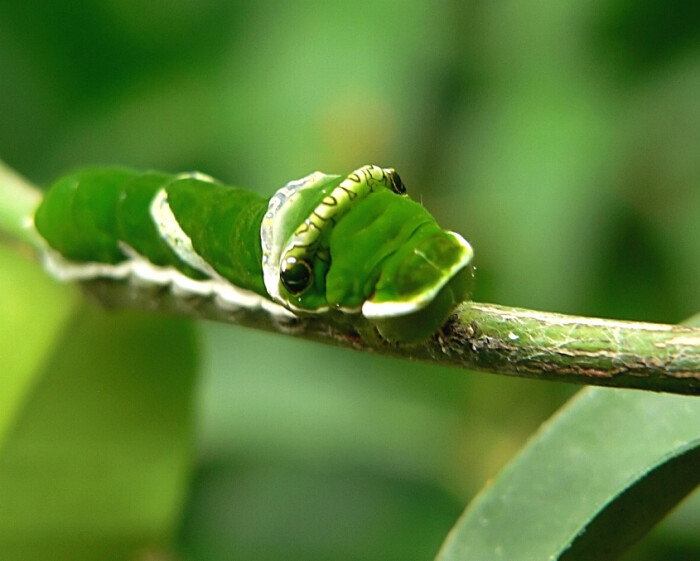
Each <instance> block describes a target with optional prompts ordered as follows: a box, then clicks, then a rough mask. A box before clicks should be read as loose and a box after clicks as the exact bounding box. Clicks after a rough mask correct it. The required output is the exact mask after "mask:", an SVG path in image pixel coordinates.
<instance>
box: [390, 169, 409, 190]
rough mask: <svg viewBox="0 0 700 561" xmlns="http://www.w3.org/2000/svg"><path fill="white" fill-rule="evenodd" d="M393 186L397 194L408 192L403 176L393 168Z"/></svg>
mask: <svg viewBox="0 0 700 561" xmlns="http://www.w3.org/2000/svg"><path fill="white" fill-rule="evenodd" d="M391 187H392V191H394V193H396V194H397V195H405V194H406V186H405V185H404V183H403V181H401V177H399V174H398V173H396V172H395V171H394V170H393V169H392V170H391Z"/></svg>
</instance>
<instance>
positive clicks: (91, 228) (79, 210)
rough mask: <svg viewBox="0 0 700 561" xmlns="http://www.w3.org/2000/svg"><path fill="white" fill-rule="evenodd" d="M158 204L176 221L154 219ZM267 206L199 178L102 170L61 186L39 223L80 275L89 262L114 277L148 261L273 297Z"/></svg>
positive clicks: (49, 194)
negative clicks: (266, 252)
mask: <svg viewBox="0 0 700 561" xmlns="http://www.w3.org/2000/svg"><path fill="white" fill-rule="evenodd" d="M156 199H160V201H161V203H162V204H161V205H160V206H159V207H158V208H159V209H161V210H163V208H164V207H165V210H167V211H169V217H171V218H170V219H169V220H170V221H169V222H168V220H165V221H163V220H160V221H159V220H157V219H156V217H154V212H153V211H154V200H156ZM266 208H267V199H265V198H263V197H260V196H258V195H256V194H254V193H250V192H248V191H244V190H242V189H237V188H235V187H229V186H225V185H222V184H220V183H217V182H215V181H213V180H211V179H210V178H207V177H205V176H201V175H199V174H185V175H182V176H172V175H168V174H163V173H159V172H148V173H138V172H134V171H132V170H128V169H123V168H99V169H87V170H82V171H78V172H75V173H73V174H70V175H67V176H65V177H63V178H62V179H60V180H59V181H57V182H56V183H55V184H54V185H53V186H52V187H51V188H50V189H49V191H48V192H47V194H46V196H45V197H44V200H43V201H42V203H41V205H40V206H39V208H38V209H37V212H36V214H35V217H34V223H35V226H36V229H37V231H38V232H39V234H40V235H41V236H42V237H43V238H44V239H45V240H46V242H47V243H48V245H49V246H50V247H51V248H53V249H54V250H56V251H57V252H58V253H59V254H60V255H61V256H62V257H63V258H65V259H67V260H68V261H69V262H72V264H71V266H75V270H77V271H80V265H81V264H84V265H85V267H84V269H83V270H85V271H91V270H92V269H90V268H89V267H88V264H104V265H106V266H103V267H100V268H98V269H96V270H98V271H100V272H101V273H97V274H95V275H92V276H99V274H104V275H105V276H110V274H109V273H110V271H119V270H122V269H120V267H121V266H122V265H124V264H126V263H127V262H129V261H134V260H138V259H141V260H142V261H147V262H149V263H151V264H152V265H154V266H156V267H158V268H166V267H173V268H174V269H176V270H177V271H179V272H180V273H181V274H182V275H184V276H186V277H188V278H190V279H193V280H205V279H207V278H211V277H216V276H217V275H220V276H221V277H223V278H224V279H225V280H227V281H229V282H230V283H231V284H233V285H235V286H237V287H240V288H244V289H248V290H253V291H254V292H256V293H258V294H261V295H266V292H265V289H264V286H263V282H262V273H261V269H260V263H261V259H262V250H261V247H260V223H261V221H262V215H263V213H264V212H265V210H266ZM161 218H162V217H161ZM168 228H170V229H171V230H170V233H172V230H173V229H174V230H177V233H176V234H175V236H174V237H173V236H169V235H168ZM183 243H185V244H187V243H190V247H191V248H192V249H193V251H194V253H195V255H196V256H199V257H201V259H200V260H199V261H198V260H197V259H194V258H193V259H183V255H182V252H181V251H180V249H181V244H183ZM200 263H203V264H204V265H203V266H200V265H199V264H200ZM110 266H114V267H113V268H112V269H110ZM88 276H91V275H89V274H86V275H85V277H88ZM113 276H118V274H117V273H116V272H115V274H114V275H113Z"/></svg>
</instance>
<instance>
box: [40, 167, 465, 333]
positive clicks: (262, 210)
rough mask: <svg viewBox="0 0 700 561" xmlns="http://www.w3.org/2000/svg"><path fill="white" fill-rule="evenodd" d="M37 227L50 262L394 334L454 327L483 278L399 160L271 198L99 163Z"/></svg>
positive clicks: (64, 272)
mask: <svg viewBox="0 0 700 561" xmlns="http://www.w3.org/2000/svg"><path fill="white" fill-rule="evenodd" d="M34 225H35V227H36V230H37V232H38V233H39V235H40V236H41V237H42V239H43V240H44V241H45V242H46V243H45V246H46V247H45V251H44V263H45V265H46V268H47V270H48V271H49V272H50V273H51V274H53V275H54V276H56V277H57V278H59V279H61V280H77V281H85V280H92V279H96V278H102V277H104V278H112V279H130V280H131V281H132V282H138V283H146V284H156V285H168V286H170V287H171V289H172V291H173V293H174V294H176V295H180V296H188V295H199V296H204V297H212V298H214V299H215V301H216V302H217V303H218V304H220V305H221V306H223V307H227V308H248V309H257V308H261V309H264V310H266V311H268V312H269V313H271V314H272V315H274V316H276V317H293V316H297V315H308V314H323V313H345V314H348V315H349V317H350V318H353V317H361V318H364V320H367V321H369V322H370V323H372V324H373V325H375V326H376V327H377V329H378V330H379V332H380V333H381V334H382V335H383V336H384V337H385V338H386V339H389V340H392V341H401V342H403V341H420V340H422V339H425V338H427V337H429V336H430V335H431V334H433V333H434V332H435V331H436V330H437V329H438V328H439V327H440V325H442V323H443V322H444V320H445V319H446V318H447V316H448V315H449V313H450V312H451V311H452V310H453V309H454V307H455V306H456V304H457V303H459V302H461V301H463V300H465V299H467V298H468V297H469V293H470V290H471V286H472V281H473V266H472V259H473V251H472V248H471V246H470V245H469V243H468V242H467V241H466V240H464V238H462V237H461V236H460V235H459V234H456V233H454V232H448V231H445V230H442V229H441V228H440V227H439V226H438V224H437V223H436V221H435V219H434V218H433V217H432V216H431V215H430V214H429V213H428V211H426V210H425V209H424V208H423V207H422V206H421V205H419V204H418V203H416V202H414V201H412V200H411V199H410V198H409V197H408V195H407V194H406V187H405V185H404V183H403V181H402V180H401V178H400V177H399V175H398V174H397V173H396V171H395V170H393V169H391V168H381V167H379V166H374V165H367V166H363V167H361V168H359V169H357V170H355V171H354V172H352V173H350V174H348V175H347V176H341V175H326V174H323V173H321V172H314V173H312V174H310V175H308V176H306V177H303V178H301V179H298V180H295V181H291V182H289V183H288V184H287V185H285V186H283V187H282V188H280V189H278V190H277V191H276V192H275V193H274V194H273V195H272V197H270V198H269V199H266V198H264V197H261V196H259V195H257V194H255V193H252V192H249V191H246V190H243V189H239V188H236V187H231V186H227V185H224V184H222V183H220V182H218V181H217V180H215V179H213V178H211V177H209V176H206V175H204V174H199V173H196V172H195V173H185V174H180V175H168V174H164V173H160V172H146V173H141V172H136V171H133V170H129V169H123V168H95V169H86V170H82V171H78V172H76V173H73V174H70V175H67V176H65V177H63V178H62V179H59V180H58V181H57V182H56V183H54V184H53V185H52V186H51V188H50V189H49V190H48V191H47V193H46V195H45V197H44V199H43V201H42V202H41V204H40V205H39V207H38V209H37V211H36V213H35V216H34Z"/></svg>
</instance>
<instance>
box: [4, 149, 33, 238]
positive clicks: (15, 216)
mask: <svg viewBox="0 0 700 561" xmlns="http://www.w3.org/2000/svg"><path fill="white" fill-rule="evenodd" d="M40 200H41V191H39V190H38V189H37V188H36V187H34V186H33V185H32V184H31V183H29V181H27V180H26V179H24V178H23V177H22V176H20V175H19V174H18V173H17V172H16V171H14V170H13V169H11V168H9V167H8V166H7V165H5V164H4V163H3V162H2V161H0V232H6V233H8V234H9V235H10V236H12V237H14V238H16V239H17V240H20V241H22V242H25V243H29V244H31V245H34V246H36V245H37V237H36V234H35V232H34V229H33V228H32V227H31V217H32V216H33V214H34V210H35V209H36V207H37V205H38V204H39V201H40Z"/></svg>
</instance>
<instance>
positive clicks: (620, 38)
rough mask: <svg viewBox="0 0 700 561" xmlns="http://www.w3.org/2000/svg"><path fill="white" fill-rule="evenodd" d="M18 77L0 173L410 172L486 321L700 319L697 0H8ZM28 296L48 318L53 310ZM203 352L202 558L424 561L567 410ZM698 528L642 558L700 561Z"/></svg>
mask: <svg viewBox="0 0 700 561" xmlns="http://www.w3.org/2000/svg"><path fill="white" fill-rule="evenodd" d="M0 76H2V79H0V100H2V103H0V156H1V157H2V158H3V159H4V160H5V161H6V162H8V163H9V164H11V165H12V166H13V167H15V168H16V169H18V170H19V171H20V172H22V173H24V174H25V175H26V176H28V177H29V178H30V179H32V180H34V181H36V182H38V183H40V184H43V183H46V182H48V181H50V180H51V179H53V178H54V177H56V176H57V175H59V174H60V173H62V172H64V171H66V170H68V169H70V168H73V167H75V166H78V165H83V164H92V163H120V164H125V165H132V166H136V167H142V168H159V169H164V170H167V171H178V170H186V169H200V170H202V171H206V172H208V173H210V174H212V175H215V176H218V177H220V178H222V179H224V180H226V181H229V182H232V183H235V184H239V185H241V186H244V187H247V188H252V189H257V190H259V191H260V192H261V193H270V192H271V191H272V190H273V189H275V188H277V187H278V186H280V185H281V184H283V183H284V182H285V181H287V180H289V179H292V178H296V177H299V176H302V175H305V174H306V173H308V172H310V171H313V170H315V169H320V170H324V171H328V172H340V171H346V170H348V171H349V170H351V169H354V168H356V167H358V166H359V165H361V164H364V163H368V162H372V163H378V164H382V165H392V166H394V167H396V168H397V169H398V170H399V171H400V173H401V176H402V178H403V179H404V181H405V182H406V184H407V185H408V188H409V190H410V191H411V193H412V194H413V196H415V197H417V198H418V199H419V200H422V201H423V202H424V204H425V205H426V206H427V207H428V208H429V209H430V210H431V212H433V213H434V214H435V215H436V216H437V217H438V219H439V221H440V223H441V224H443V225H444V226H445V227H449V228H452V229H454V230H457V231H459V232H461V233H463V234H464V235H465V236H466V237H467V239H469V240H470V241H471V242H472V243H473V245H474V247H475V249H476V256H477V263H478V267H479V270H478V284H477V286H478V288H477V293H476V295H475V297H476V298H477V299H479V300H485V301H495V302H498V303H502V304H512V305H518V306H524V307H534V308H541V309H547V310H556V311H562V312H569V313H583V314H594V315H601V316H605V317H618V318H629V319H644V320H652V321H664V322H670V323H676V322H678V321H680V320H682V319H684V318H685V317H687V316H690V315H691V314H693V313H695V312H697V311H698V309H700V282H699V281H700V260H699V259H698V258H697V257H698V255H700V235H698V230H697V224H698V221H699V219H700V158H698V157H697V155H698V154H699V153H700V103H698V101H697V92H698V91H700V10H698V9H697V7H696V6H695V3H693V2H692V1H690V0H672V1H670V2H663V1H661V0H643V1H637V2H631V1H628V0H611V1H608V2H605V3H591V2H586V1H584V0H571V1H568V2H560V1H558V0H541V1H538V2H535V1H528V2H518V1H515V0H510V1H505V2H485V1H478V0H470V1H468V2H460V1H457V0H443V1H441V2H428V1H426V0H407V1H404V2H400V3H399V2H388V1H377V0H373V1H372V2H370V1H368V0H357V1H355V2H353V3H340V2H328V3H320V2H311V1H295V2H281V1H269V2H258V3H252V2H231V1H226V0H206V1H205V2H194V1H193V0H185V1H182V2H177V3H165V2H149V3H143V2H136V1H133V0H97V1H93V2H90V3H84V2H78V1H77V0H66V1H63V2H51V1H48V0H32V1H30V2H21V3H20V2H4V3H2V4H0ZM5 270H7V269H5ZM21 288H22V289H23V290H24V292H23V294H24V300H22V299H19V300H16V301H18V302H26V309H30V306H31V305H32V302H36V301H41V298H47V295H49V296H50V297H53V292H51V291H52V290H55V287H51V286H46V287H43V288H41V290H39V291H38V290H37V289H36V287H35V286H34V285H33V284H31V283H26V285H23V286H22V287H21ZM35 294H41V295H40V296H34V295H35ZM54 312H55V314H57V315H56V316H55V317H54V321H59V320H61V317H62V316H61V315H60V314H61V313H62V312H61V307H60V306H59V307H57V308H56V310H54ZM66 321H67V320H66ZM173 329H179V328H174V327H173ZM199 331H200V332H201V335H202V338H203V342H204V343H203V348H202V350H201V353H200V355H199V356H200V364H201V365H202V368H201V375H200V377H199V379H198V381H199V388H200V391H199V394H198V402H197V411H196V416H195V418H196V419H197V431H198V432H197V447H196V458H195V461H194V471H193V474H192V484H191V486H189V487H188V488H187V489H188V493H189V496H188V497H189V498H188V499H187V502H186V505H185V507H184V509H183V512H182V523H181V527H180V533H179V543H180V546H181V549H182V551H183V552H184V553H183V555H184V556H186V558H191V559H200V558H208V559H229V558H231V555H232V552H235V553H237V554H238V555H239V556H240V558H255V559H262V560H264V559H279V558H286V559H294V558H299V559H355V558H360V557H362V558H364V559H372V558H376V559H428V558H430V556H431V555H432V554H433V553H434V552H435V551H436V550H437V548H438V546H439V544H440V543H441V541H442V539H443V537H444V535H445V533H446V532H447V531H448V530H449V528H450V527H451V525H452V524H453V522H454V520H455V519H456V517H457V516H458V515H459V513H460V512H461V510H462V507H463V505H464V504H465V503H466V502H467V500H468V499H469V498H470V497H471V496H472V495H473V494H474V493H475V492H476V491H477V490H478V489H479V488H480V487H481V486H482V485H483V483H484V481H486V479H487V478H489V477H490V476H492V475H493V474H494V473H495V472H496V471H497V469H498V468H499V467H500V466H502V465H503V464H504V462H505V461H507V460H508V459H509V458H510V457H511V456H512V455H513V454H514V452H515V451H516V450H517V449H518V448H519V447H520V446H521V445H522V443H523V441H524V440H525V438H527V436H528V435H529V434H530V433H531V432H532V431H533V430H534V429H535V428H536V427H537V426H538V424H539V423H540V422H541V421H542V420H544V419H545V418H547V417H548V415H549V414H550V413H551V412H552V411H553V410H554V409H555V408H556V407H557V406H558V405H559V404H560V403H561V402H562V401H563V399H564V398H565V397H566V396H568V395H569V394H570V393H571V392H572V390H571V389H570V388H568V387H562V386H557V385H555V384H544V383H533V382H523V381H520V380H510V379H501V378H498V377H491V376H483V375H477V374H474V375H468V376H465V375H464V374H463V373H459V372H453V371H449V370H445V369H435V368H428V367H425V366H422V365H414V364H404V363H397V362H395V361H391V360H384V359H379V358H376V357H366V356H354V355H349V354H347V353H345V352H341V351H336V350H334V349H325V348H318V347H315V346H313V345H308V344H303V343H299V342H298V341H287V340H284V339H283V338H281V337H274V336H269V335H259V334H256V333H249V332H245V331H244V330H241V329H235V328H230V327H223V326H213V325H205V326H199ZM27 336H28V337H29V336H30V335H29V333H28V335H27ZM31 336H32V337H39V336H40V334H39V332H38V331H37V333H36V334H32V335H31ZM42 336H43V335H42ZM180 347H182V345H180ZM0 348H2V350H3V353H2V354H3V355H5V353H6V352H7V354H8V355H9V354H10V353H11V352H13V349H11V348H10V347H0ZM172 352H173V353H178V352H183V349H182V348H177V347H176V348H173V349H172ZM174 356H178V355H177V354H174ZM182 356H188V355H187V354H186V353H185V354H183V355H182ZM33 360H35V361H39V360H43V356H42V357H35V358H34V359H33ZM17 391H20V390H17ZM22 391H24V390H22ZM26 391H27V392H30V391H31V389H27V390H26ZM37 391H39V390H37ZM125 395H126V394H125ZM30 397H31V396H30ZM34 398H36V396H35V395H34ZM63 399H66V400H67V401H66V402H65V403H67V404H69V403H71V402H70V398H69V397H65V398H63ZM115 399H116V398H115ZM124 399H127V398H126V397H124ZM129 399H130V398H129ZM29 402H30V403H31V399H30V400H29ZM183 410H185V409H183ZM0 428H1V427H0ZM16 430H19V429H16ZM15 434H16V433H15ZM0 436H2V433H1V432H0ZM0 467H1V466H0ZM133 469H135V470H137V469H138V467H134V468H133ZM696 502H697V501H696ZM691 504H692V503H691ZM1 506H2V505H0V507H1ZM683 512H688V514H683ZM694 512H695V516H696V517H697V507H696V510H692V508H687V509H686V510H685V511H681V512H679V515H678V516H677V517H676V518H675V519H673V520H671V522H670V523H669V525H667V526H666V529H665V530H664V529H661V531H660V532H659V533H658V534H657V537H656V538H655V539H656V541H653V540H652V541H650V542H649V543H648V544H646V545H643V546H642V547H641V548H640V549H639V550H638V551H637V552H636V553H634V555H636V557H634V559H646V558H647V557H645V555H652V553H648V552H653V551H654V548H658V547H664V546H663V544H664V540H665V541H666V542H667V543H666V545H665V547H666V549H665V550H664V551H665V552H666V553H665V554H664V558H665V559H675V558H674V557H673V550H674V549H677V550H678V551H679V553H678V556H677V558H678V559H685V558H688V552H689V551H690V552H694V554H695V555H696V556H697V552H698V550H699V549H700V544H698V543H697V540H695V541H693V540H692V539H691V537H689V536H692V535H695V536H697V526H693V525H692V524H690V523H688V522H687V521H688V520H692V518H691V517H692V516H693V513H694ZM674 520H675V521H674ZM696 521H697V519H696ZM693 528H695V530H693ZM659 544H662V545H661V546H660V545H659ZM645 548H646V549H645ZM368 552H372V554H370V553H368ZM372 555H374V557H372ZM684 556H685V557H684Z"/></svg>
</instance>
